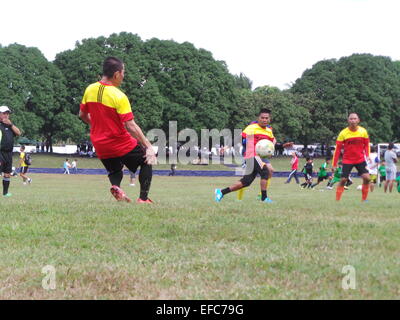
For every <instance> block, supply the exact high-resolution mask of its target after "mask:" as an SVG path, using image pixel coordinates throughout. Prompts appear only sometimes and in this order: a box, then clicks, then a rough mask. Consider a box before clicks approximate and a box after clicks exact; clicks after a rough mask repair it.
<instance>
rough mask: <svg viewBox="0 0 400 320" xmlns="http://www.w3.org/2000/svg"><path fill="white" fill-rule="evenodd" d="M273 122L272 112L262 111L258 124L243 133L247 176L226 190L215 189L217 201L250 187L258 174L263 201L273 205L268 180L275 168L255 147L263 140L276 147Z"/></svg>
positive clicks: (249, 126)
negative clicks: (256, 151) (257, 153)
mask: <svg viewBox="0 0 400 320" xmlns="http://www.w3.org/2000/svg"><path fill="white" fill-rule="evenodd" d="M270 121H271V111H270V110H268V109H261V110H260V112H259V114H258V119H257V121H256V122H252V123H251V124H249V125H248V126H247V127H246V128H245V129H244V130H243V132H242V138H243V139H245V140H246V143H245V146H246V150H245V154H244V159H245V162H246V169H245V174H244V176H243V178H242V179H240V180H239V181H238V182H236V183H235V184H233V185H231V186H230V187H227V188H225V189H222V190H221V189H215V201H217V202H220V201H221V200H222V198H223V196H224V195H226V194H228V193H230V192H232V191H238V190H241V189H242V188H245V187H248V186H250V185H251V184H252V183H253V181H254V179H255V178H256V176H257V174H259V175H260V177H261V180H260V188H261V201H262V202H266V203H271V202H272V200H271V199H270V198H268V195H267V188H268V179H270V178H271V177H272V173H273V170H274V169H273V167H272V165H271V163H270V162H269V160H268V159H261V158H260V157H259V156H257V155H256V153H255V146H256V144H257V142H258V141H260V140H263V139H268V140H270V141H271V142H272V143H273V144H274V145H275V143H276V139H275V137H274V134H273V130H272V127H271V126H270V125H269V123H270ZM291 145H292V143H291V142H289V143H286V144H285V145H284V147H286V146H291Z"/></svg>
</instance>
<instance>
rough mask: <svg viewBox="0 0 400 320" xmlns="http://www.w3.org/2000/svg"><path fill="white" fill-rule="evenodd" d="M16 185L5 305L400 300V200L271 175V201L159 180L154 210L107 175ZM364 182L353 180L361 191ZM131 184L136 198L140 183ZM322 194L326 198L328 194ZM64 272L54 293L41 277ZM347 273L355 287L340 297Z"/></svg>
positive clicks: (218, 181)
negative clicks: (216, 197) (119, 190)
mask: <svg viewBox="0 0 400 320" xmlns="http://www.w3.org/2000/svg"><path fill="white" fill-rule="evenodd" d="M31 176H32V178H33V183H32V185H31V186H24V185H22V183H21V180H20V178H13V180H12V183H11V188H10V192H12V193H13V196H12V197H11V198H1V199H0V201H1V203H0V207H1V214H0V299H398V297H399V294H400V289H399V285H398V284H399V282H400V272H399V270H400V260H399V248H400V238H399V234H400V228H399V222H400V217H399V214H398V203H399V197H400V194H398V193H397V192H396V193H392V194H386V195H385V194H383V191H382V189H377V190H376V191H375V192H374V193H372V194H371V195H370V197H369V199H370V201H369V203H364V204H363V203H361V201H360V198H361V194H360V192H359V191H357V190H355V187H354V188H352V190H349V191H346V192H345V194H344V195H343V199H342V201H341V202H340V203H336V202H335V200H334V192H333V191H328V190H327V191H325V190H324V191H311V190H299V188H298V186H297V185H295V184H290V185H285V184H283V181H284V180H283V179H274V180H273V182H272V184H271V187H270V192H269V196H270V197H271V198H272V199H273V200H274V201H275V202H274V203H273V204H262V203H260V202H258V201H257V200H256V196H257V193H258V181H255V182H254V184H253V185H252V186H251V187H250V188H249V190H247V191H246V193H245V196H244V200H243V201H242V202H237V201H235V199H236V195H235V194H230V195H227V196H226V197H225V198H224V199H223V200H222V202H221V203H218V204H217V203H215V202H214V201H213V190H214V188H216V187H224V186H227V185H229V184H231V183H233V182H235V180H236V179H235V178H199V177H193V178H186V177H154V179H153V183H152V189H151V195H150V196H151V198H152V199H153V200H154V201H155V202H156V203H155V204H154V205H138V204H135V203H131V204H128V203H120V202H117V201H115V199H113V198H112V197H111V195H110V194H109V191H108V189H109V184H108V180H107V178H106V177H105V176H83V175H70V176H65V175H45V174H42V175H38V174H32V175H31ZM358 182H359V180H358V179H356V183H355V184H357V183H358ZM123 188H124V189H125V191H127V192H128V194H129V195H130V196H132V198H136V197H137V194H138V187H137V186H136V187H129V186H128V180H127V179H126V178H125V180H124V181H123ZM321 190H323V189H322V188H321ZM46 265H52V266H54V267H55V268H56V285H57V287H56V289H55V290H49V291H47V290H44V289H43V288H42V279H43V278H44V276H45V275H44V274H42V273H41V270H42V268H43V267H44V266H46ZM345 265H352V266H353V267H354V268H355V270H356V289H355V290H348V291H346V290H343V289H342V279H343V277H344V276H345V275H344V274H342V273H341V271H342V268H343V267H344V266H345Z"/></svg>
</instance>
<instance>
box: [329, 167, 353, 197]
mask: <svg viewBox="0 0 400 320" xmlns="http://www.w3.org/2000/svg"><path fill="white" fill-rule="evenodd" d="M341 177H342V162H339V163H338V167H337V168H336V170H335V172H334V173H333V178H332V179H331V180H330V181H329V182H328V185H327V186H326V188H327V189H329V190H332V189H333V185H334V184H335V183H336V182H339V181H340V179H341ZM351 184H353V181H352V180H351V178H350V176H349V179H348V180H347V182H346V185H345V186H344V188H345V189H346V190H347V189H348V188H349V186H350V185H351Z"/></svg>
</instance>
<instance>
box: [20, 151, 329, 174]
mask: <svg viewBox="0 0 400 320" xmlns="http://www.w3.org/2000/svg"><path fill="white" fill-rule="evenodd" d="M18 156H19V154H18V153H15V154H14V158H13V161H14V165H17V166H18V163H19V160H18ZM66 157H67V158H69V159H70V161H72V159H77V160H78V168H81V169H88V168H94V169H103V168H104V167H103V165H102V163H101V161H100V160H99V159H97V158H88V157H82V158H81V157H76V156H74V155H68V156H66V155H59V154H46V153H44V154H42V153H37V154H33V155H32V158H33V162H32V167H36V168H62V166H63V163H64V161H65V158H66ZM290 160H291V157H279V158H272V159H271V163H272V165H273V167H274V169H275V170H276V171H290V169H291V166H290ZM323 161H324V159H315V160H314V170H315V171H318V168H319V167H320V165H321V164H322V163H323ZM304 164H305V159H304V158H300V159H299V171H301V169H302V167H303V165H304ZM154 169H155V170H169V169H170V165H169V164H158V165H156V166H154ZM177 170H228V171H232V170H234V168H232V167H228V166H225V165H224V164H222V163H210V164H209V165H193V164H187V165H182V164H178V167H177Z"/></svg>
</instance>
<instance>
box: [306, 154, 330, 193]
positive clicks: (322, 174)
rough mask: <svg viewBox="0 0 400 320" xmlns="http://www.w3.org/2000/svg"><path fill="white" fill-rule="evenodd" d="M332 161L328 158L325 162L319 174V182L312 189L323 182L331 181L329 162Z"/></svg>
mask: <svg viewBox="0 0 400 320" xmlns="http://www.w3.org/2000/svg"><path fill="white" fill-rule="evenodd" d="M330 161H331V159H330V158H326V159H325V162H324V163H323V164H322V165H321V167H320V168H319V172H318V180H317V182H316V183H314V184H313V185H312V186H311V189H314V188H315V187H316V186H317V185H319V184H320V183H321V182H322V181H324V180H326V179H329V174H328V172H327V169H328V166H329V162H330Z"/></svg>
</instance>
